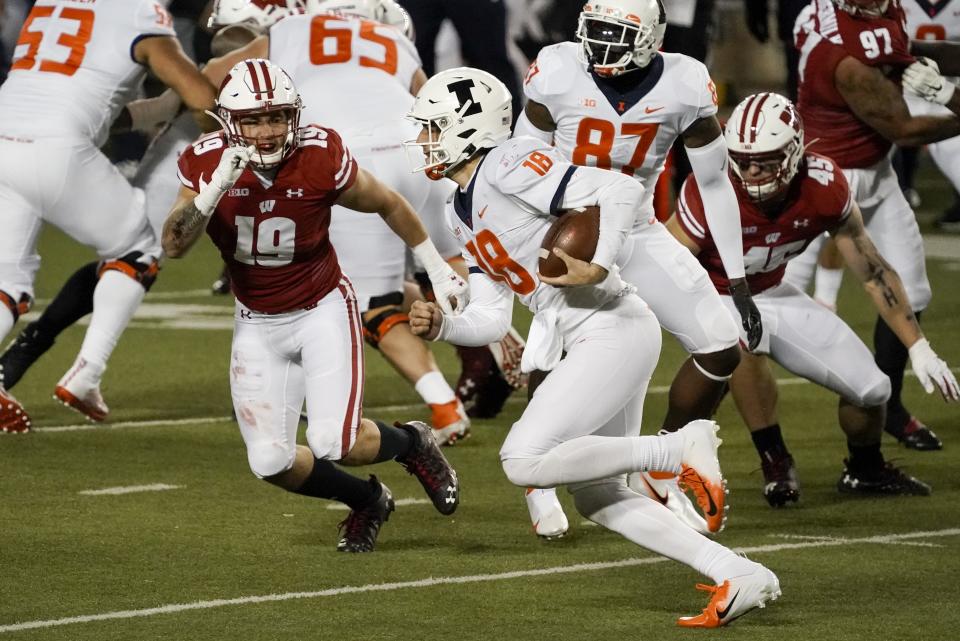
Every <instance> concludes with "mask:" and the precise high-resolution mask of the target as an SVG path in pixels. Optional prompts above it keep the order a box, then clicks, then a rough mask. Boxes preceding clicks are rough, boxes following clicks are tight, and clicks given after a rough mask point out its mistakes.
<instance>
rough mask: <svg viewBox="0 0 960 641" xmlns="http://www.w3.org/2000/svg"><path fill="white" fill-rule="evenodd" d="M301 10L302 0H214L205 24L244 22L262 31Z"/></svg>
mask: <svg viewBox="0 0 960 641" xmlns="http://www.w3.org/2000/svg"><path fill="white" fill-rule="evenodd" d="M302 12H303V2H302V0H214V1H213V9H211V10H210V18H209V20H207V26H208V27H209V28H211V29H217V28H220V27H227V26H230V25H234V24H244V25H247V26H249V27H252V28H253V29H254V30H256V31H257V33H264V32H266V31H267V30H268V29H269V28H270V27H272V26H273V25H274V24H276V23H277V22H279V21H280V20H282V19H283V18H286V17H287V16H289V15H292V14H295V13H302Z"/></svg>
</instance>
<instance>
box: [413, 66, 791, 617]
mask: <svg viewBox="0 0 960 641" xmlns="http://www.w3.org/2000/svg"><path fill="white" fill-rule="evenodd" d="M510 102H511V101H510V95H509V93H508V92H507V90H506V88H505V87H504V85H503V84H502V83H501V82H499V81H498V80H496V78H494V77H493V76H491V75H490V74H488V73H485V72H483V71H480V70H477V69H470V68H466V67H463V68H458V69H451V70H448V71H444V72H441V73H439V74H437V75H436V76H434V77H433V78H431V79H430V80H428V81H427V83H426V84H425V85H424V86H423V88H422V89H421V91H420V93H419V94H418V95H417V100H416V102H415V103H414V106H413V110H412V111H411V117H412V118H415V119H416V120H417V121H418V122H419V123H421V125H422V127H423V130H422V131H421V133H420V135H419V136H418V138H417V140H416V141H415V143H413V142H412V143H411V145H415V147H416V148H417V149H419V150H420V151H421V153H422V156H423V159H422V160H421V161H420V163H419V169H422V170H424V171H428V172H433V173H443V174H444V175H447V176H449V177H451V178H452V179H453V180H455V181H456V182H457V184H458V186H459V189H458V191H457V193H456V195H455V196H454V199H453V203H452V204H451V206H450V207H449V208H448V211H447V213H448V217H449V220H450V222H451V224H452V225H454V229H455V230H456V231H457V237H458V238H459V240H460V243H461V245H462V246H463V247H464V249H466V250H467V251H468V252H469V254H470V257H469V258H467V260H468V263H469V264H470V289H471V299H470V302H469V303H468V305H467V307H466V309H464V310H463V313H462V314H460V315H458V316H452V315H450V314H448V313H442V312H441V310H440V309H439V308H438V307H437V305H434V304H432V303H415V304H414V307H413V309H412V310H411V323H414V329H415V331H417V332H418V333H419V334H422V335H424V336H426V337H428V338H430V339H432V340H436V339H441V340H448V341H451V342H454V343H462V344H473V345H484V344H487V343H489V342H491V341H493V340H496V339H497V338H499V337H500V336H502V335H503V334H504V333H506V331H507V329H508V328H509V327H510V318H511V316H512V314H513V301H514V296H516V297H517V298H518V299H519V300H520V302H521V303H523V304H524V305H525V306H526V307H528V308H529V309H530V310H531V311H533V312H534V318H533V324H532V326H531V331H530V335H529V342H528V345H527V349H526V350H525V352H524V365H525V369H538V370H541V371H549V372H550V373H549V374H548V375H547V376H546V378H545V379H544V381H543V382H542V383H541V385H540V386H539V387H538V388H537V390H536V393H535V394H534V396H533V398H532V399H531V401H530V403H529V404H528V405H527V407H526V408H525V409H524V412H523V415H522V416H521V417H520V418H519V420H517V422H515V423H514V424H513V426H512V427H511V428H510V432H509V434H508V435H507V438H506V440H505V441H504V443H503V446H502V447H501V448H500V460H501V464H502V466H503V470H504V473H505V474H506V475H507V478H508V479H509V480H510V482H511V483H513V484H514V485H518V486H520V487H525V486H526V487H540V488H543V487H554V486H556V485H558V484H564V485H567V487H568V489H569V490H570V492H571V494H572V495H573V497H574V502H575V504H576V506H577V510H578V511H579V512H580V513H581V514H582V515H583V516H584V517H586V518H588V519H590V520H591V521H593V522H595V523H597V524H598V525H602V526H604V527H606V528H608V529H610V530H612V531H614V532H617V533H619V534H621V535H623V536H624V537H626V538H627V539H628V540H630V541H631V542H633V543H636V544H638V545H642V546H644V547H646V548H647V549H650V550H652V551H654V552H656V553H658V554H663V555H665V556H667V557H669V558H672V559H675V560H677V561H680V562H682V563H685V564H687V565H688V566H690V567H692V568H694V569H695V570H697V571H698V572H701V573H704V574H706V575H707V576H709V577H710V578H711V579H712V580H713V581H715V582H716V584H717V585H716V586H710V587H708V588H705V589H707V590H708V591H710V592H711V593H712V595H713V596H712V598H711V600H710V603H709V604H708V606H707V607H706V608H705V609H704V611H703V613H702V614H700V615H697V616H694V617H682V618H680V619H679V620H678V621H677V623H678V624H679V625H681V626H689V627H719V626H721V625H723V624H725V623H727V622H728V621H730V620H732V619H734V618H736V617H737V616H739V615H742V614H745V613H746V612H748V611H750V610H752V609H753V608H756V607H759V606H763V605H764V604H765V603H766V602H767V601H768V600H773V599H776V598H777V597H778V596H779V595H780V587H779V582H778V581H777V578H776V576H774V574H773V573H772V572H770V570H768V569H766V568H765V567H763V566H762V565H760V564H758V563H754V562H752V561H748V560H747V559H744V558H742V557H739V556H737V555H736V554H734V553H733V552H732V551H731V550H729V549H727V548H725V547H723V546H721V545H719V544H717V543H715V542H713V541H711V540H709V539H707V538H705V537H704V536H702V535H701V534H698V533H697V532H696V531H694V530H693V529H691V528H690V527H689V526H687V525H686V524H684V523H683V522H681V521H680V520H679V519H678V518H677V517H676V516H675V515H674V514H673V513H672V512H670V511H669V510H668V509H665V508H664V506H662V505H661V504H660V503H658V502H657V501H655V500H653V499H651V498H649V497H647V496H644V495H641V494H638V493H636V492H634V491H633V490H631V489H630V488H629V487H628V485H627V479H626V475H627V473H629V472H637V471H641V470H643V471H661V472H668V473H673V474H681V476H682V478H683V480H684V482H685V483H687V484H689V485H690V486H691V488H692V489H694V490H695V492H696V493H697V496H698V500H700V501H701V502H702V504H703V505H704V509H705V511H710V512H711V513H712V517H713V518H715V520H717V521H719V520H720V519H721V517H722V514H723V511H724V499H725V496H724V487H723V480H722V476H721V474H720V465H719V462H718V461H717V460H716V447H717V446H718V445H719V439H717V437H716V430H717V429H718V428H717V426H716V424H715V423H713V422H711V421H703V420H700V421H694V422H692V423H690V424H688V425H686V426H684V427H682V428H681V429H679V430H678V431H677V432H675V433H667V434H663V435H658V436H639V433H640V426H641V420H642V414H643V400H644V397H645V396H646V391H647V386H648V385H649V382H650V377H651V375H652V374H653V370H654V367H655V366H656V362H657V359H658V358H659V355H660V341H661V338H660V328H659V326H658V325H657V320H656V318H655V317H654V316H653V314H652V313H651V312H650V309H649V308H648V307H647V306H646V305H645V304H644V303H643V301H642V300H641V299H640V298H638V297H637V296H636V295H635V294H634V293H633V288H632V287H631V286H630V285H627V284H625V283H624V282H623V280H621V279H620V277H619V275H618V270H617V268H616V267H615V266H614V265H615V261H616V258H617V256H618V255H619V253H620V249H621V248H622V246H623V243H624V241H625V240H626V239H627V237H628V235H629V232H630V230H631V229H632V228H633V227H634V223H635V220H636V218H637V217H638V216H643V215H644V212H643V208H642V207H641V202H642V198H643V192H644V189H643V187H642V186H641V185H639V184H638V183H637V182H635V181H633V180H631V179H629V178H627V177H626V176H624V175H622V174H619V173H615V172H608V171H603V170H599V169H597V168H593V167H576V166H575V165H572V164H571V163H570V162H569V161H568V160H566V159H565V158H564V157H563V156H562V155H561V154H560V153H559V150H557V149H555V148H553V147H551V146H550V145H548V144H546V143H544V142H543V141H541V140H537V139H536V138H531V137H526V136H520V137H516V138H513V139H509V140H508V138H509V136H510V121H511V116H510ZM590 205H599V207H600V222H599V230H598V239H597V248H596V252H595V253H594V255H593V258H592V262H590V263H587V262H585V261H582V260H577V259H574V258H571V257H569V256H567V254H565V253H564V252H563V251H562V250H559V249H554V253H555V254H556V256H557V257H559V258H560V259H561V260H563V262H564V263H565V265H566V268H567V270H566V273H564V274H563V275H562V276H558V277H553V278H548V277H547V276H544V275H543V274H540V273H539V267H538V265H539V262H540V256H541V244H542V243H543V240H544V235H545V234H546V233H547V230H548V229H549V227H550V226H551V223H552V222H553V219H554V217H555V216H557V215H562V212H563V211H565V210H568V209H573V208H577V207H585V206H590ZM646 226H647V228H648V229H649V228H652V224H651V223H650V222H647V223H646ZM478 247H487V248H488V250H489V251H486V252H484V251H479V250H478ZM494 253H495V255H496V256H497V257H498V260H497V262H492V261H491V259H490V258H489V256H490V255H491V254H494ZM564 351H565V352H566V353H565V355H562V353H563V352H564ZM695 461H699V462H695ZM681 469H682V470H683V471H682V473H681ZM708 506H709V507H708Z"/></svg>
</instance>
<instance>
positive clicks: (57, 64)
mask: <svg viewBox="0 0 960 641" xmlns="http://www.w3.org/2000/svg"><path fill="white" fill-rule="evenodd" d="M151 36H170V37H175V36H176V33H175V32H174V30H173V20H172V18H171V17H170V14H169V13H167V10H166V9H165V8H164V5H163V4H161V3H160V2H158V1H157V0H38V2H37V3H36V4H35V5H34V7H33V9H32V10H31V11H30V15H28V16H27V19H26V22H25V23H24V25H23V28H22V30H21V31H20V39H19V40H18V41H17V48H16V50H15V51H14V56H13V63H12V64H11V66H10V75H9V77H8V78H7V81H6V82H5V83H4V84H3V86H2V87H0V136H7V137H10V138H25V139H34V138H69V139H78V138H79V139H85V140H90V141H92V142H93V143H94V144H96V145H97V146H100V145H102V144H103V143H104V142H105V141H106V138H107V134H108V132H109V128H110V123H111V122H113V119H114V118H115V117H116V115H117V113H118V112H119V111H120V108H121V107H122V106H123V105H124V104H126V103H127V102H128V101H129V100H130V99H132V98H134V97H135V94H136V92H137V91H138V89H139V87H140V83H141V81H142V80H143V78H144V76H145V75H146V69H145V68H144V67H143V66H142V65H141V64H139V63H138V62H136V61H135V60H134V59H133V47H134V45H136V44H137V42H139V41H140V40H141V39H143V38H148V37H151Z"/></svg>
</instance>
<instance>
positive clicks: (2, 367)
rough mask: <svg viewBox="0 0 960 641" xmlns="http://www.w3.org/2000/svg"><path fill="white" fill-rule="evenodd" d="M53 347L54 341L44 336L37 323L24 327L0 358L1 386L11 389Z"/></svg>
mask: <svg viewBox="0 0 960 641" xmlns="http://www.w3.org/2000/svg"><path fill="white" fill-rule="evenodd" d="M52 346H53V339H52V338H49V337H47V336H45V335H43V334H42V333H41V332H40V331H39V330H38V329H37V324H36V323H30V324H29V325H27V326H26V327H24V328H23V331H22V332H20V334H19V335H18V336H17V337H16V338H15V339H13V340H12V341H11V342H10V345H8V346H7V350H6V351H5V352H4V353H3V355H2V356H0V385H3V386H4V387H5V388H7V389H11V388H12V387H13V386H14V385H16V384H17V383H18V382H20V379H21V378H23V375H24V374H26V373H27V370H28V369H30V366H31V365H33V364H34V363H35V362H36V361H37V359H38V358H40V357H41V356H43V354H44V353H45V352H46V351H47V350H48V349H50V348H51V347H52Z"/></svg>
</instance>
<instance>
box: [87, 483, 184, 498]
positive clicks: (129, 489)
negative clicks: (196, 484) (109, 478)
mask: <svg viewBox="0 0 960 641" xmlns="http://www.w3.org/2000/svg"><path fill="white" fill-rule="evenodd" d="M182 487H183V486H182V485H167V484H166V483H151V484H150V485H127V486H125V487H105V488H103V489H102V490H83V491H82V492H77V494H83V495H85V496H105V495H111V496H116V495H119V494H135V493H137V492H163V491H165V490H179V489H181V488H182Z"/></svg>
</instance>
